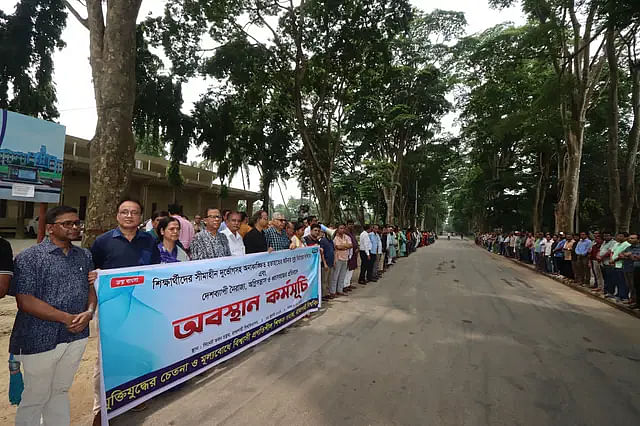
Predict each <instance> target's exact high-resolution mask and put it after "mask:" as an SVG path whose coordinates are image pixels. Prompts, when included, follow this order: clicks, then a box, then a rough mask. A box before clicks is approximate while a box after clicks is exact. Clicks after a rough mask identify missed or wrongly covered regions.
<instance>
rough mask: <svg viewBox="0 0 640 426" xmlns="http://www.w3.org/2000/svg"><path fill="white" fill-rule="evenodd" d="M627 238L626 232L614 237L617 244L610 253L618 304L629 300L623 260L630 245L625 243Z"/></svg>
mask: <svg viewBox="0 0 640 426" xmlns="http://www.w3.org/2000/svg"><path fill="white" fill-rule="evenodd" d="M628 238H629V234H627V233H626V232H620V233H618V235H616V242H617V244H616V245H614V246H613V249H612V252H611V261H612V262H614V267H613V277H614V283H615V285H616V289H617V292H616V300H617V301H618V302H622V303H624V302H627V301H628V300H629V288H628V287H627V282H626V280H625V279H624V270H623V268H622V267H623V265H624V259H625V257H626V253H624V252H625V250H626V249H627V248H628V247H629V246H631V244H630V243H629V242H628V241H627V239H628Z"/></svg>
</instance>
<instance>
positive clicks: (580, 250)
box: [576, 232, 591, 287]
mask: <svg viewBox="0 0 640 426" xmlns="http://www.w3.org/2000/svg"><path fill="white" fill-rule="evenodd" d="M589 253H591V240H590V239H589V237H587V233H586V232H581V233H580V240H579V241H578V242H577V243H576V256H577V259H576V283H578V284H579V285H582V286H583V287H590V286H591V268H590V267H589Z"/></svg>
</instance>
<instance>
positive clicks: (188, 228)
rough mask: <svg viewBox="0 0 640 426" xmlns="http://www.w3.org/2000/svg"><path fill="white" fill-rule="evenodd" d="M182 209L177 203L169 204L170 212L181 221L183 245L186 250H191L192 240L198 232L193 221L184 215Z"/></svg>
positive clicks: (181, 240)
mask: <svg viewBox="0 0 640 426" xmlns="http://www.w3.org/2000/svg"><path fill="white" fill-rule="evenodd" d="M181 210H182V209H181V208H180V206H179V205H177V204H171V205H170V206H169V214H170V215H171V216H173V217H175V218H176V219H178V221H179V222H180V242H181V243H182V247H184V249H185V250H186V251H189V250H191V241H193V237H194V236H195V234H196V233H195V231H194V229H193V225H192V224H191V222H189V221H188V220H187V219H185V218H184V217H182V211H181Z"/></svg>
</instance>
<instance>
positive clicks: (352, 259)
mask: <svg viewBox="0 0 640 426" xmlns="http://www.w3.org/2000/svg"><path fill="white" fill-rule="evenodd" d="M345 233H346V234H347V235H348V236H349V239H350V240H351V249H349V260H348V261H347V274H346V275H345V277H344V285H343V289H344V290H346V291H347V292H350V291H353V290H355V286H352V285H351V279H352V278H353V271H355V270H356V269H357V268H358V240H357V239H356V236H355V234H354V229H353V221H352V220H350V221H348V222H347V230H346V232H345Z"/></svg>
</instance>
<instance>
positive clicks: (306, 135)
mask: <svg viewBox="0 0 640 426" xmlns="http://www.w3.org/2000/svg"><path fill="white" fill-rule="evenodd" d="M167 11H170V12H167V14H166V16H170V17H171V19H173V22H176V24H177V26H179V27H182V28H185V29H186V31H182V33H183V34H184V33H190V34H196V35H197V34H198V31H199V30H201V29H202V26H201V22H202V21H203V20H205V21H207V22H209V23H211V26H210V28H209V34H210V35H211V36H212V37H213V38H214V39H215V40H218V41H219V42H221V43H227V42H228V41H229V40H232V39H233V38H234V37H235V35H236V34H237V33H243V34H245V35H246V37H247V38H248V39H251V41H252V42H254V43H256V44H258V45H260V44H261V45H265V46H266V45H267V44H268V45H271V46H273V52H274V55H275V56H276V57H277V61H276V62H275V63H274V66H275V67H277V69H278V70H279V71H281V72H282V74H281V75H282V79H280V80H279V84H281V85H282V88H281V91H282V92H283V93H289V94H290V95H291V99H292V103H291V105H292V110H291V114H292V116H293V117H295V123H296V131H297V134H298V136H299V138H300V140H301V141H302V154H303V156H304V159H305V167H306V169H307V175H308V176H309V178H310V180H311V182H312V185H313V189H314V192H315V195H316V197H317V199H318V202H319V204H320V215H321V216H322V217H323V218H324V219H325V220H331V219H332V217H333V213H334V208H335V196H334V194H333V189H332V186H331V181H332V176H333V174H334V171H335V159H336V156H337V153H338V152H339V151H340V148H341V146H342V144H343V142H344V124H345V117H346V114H345V111H346V108H347V107H348V105H349V99H350V98H349V95H350V93H351V91H352V89H353V86H354V84H355V81H356V78H357V76H358V74H359V73H360V72H361V71H362V70H365V69H367V68H370V67H375V66H376V64H377V62H378V59H379V53H380V52H381V49H380V48H379V47H380V45H384V44H385V43H386V41H385V40H388V39H391V38H393V37H394V36H395V34H397V33H398V32H399V31H403V30H404V29H405V28H406V24H407V22H408V19H409V18H410V16H411V8H410V6H409V3H408V1H407V0H373V1H371V0H366V1H365V0H349V1H337V0H331V1H326V0H322V1H321V0H302V1H299V2H297V4H294V2H293V1H290V2H282V1H278V0H266V1H265V0H249V1H239V0H226V1H220V2H211V3H202V2H199V1H196V0H187V1H183V0H170V1H169V2H168V4H167ZM183 17H184V18H183ZM275 22H278V25H277V26H276V25H275ZM184 23H186V24H184ZM255 27H259V28H262V29H263V30H264V31H267V33H268V34H269V35H270V40H269V41H268V42H267V43H264V42H261V41H259V40H258V39H257V38H256V37H255V35H254V34H252V33H251V29H252V28H253V29H255ZM190 38H191V39H192V40H196V39H197V36H194V37H190Z"/></svg>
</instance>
